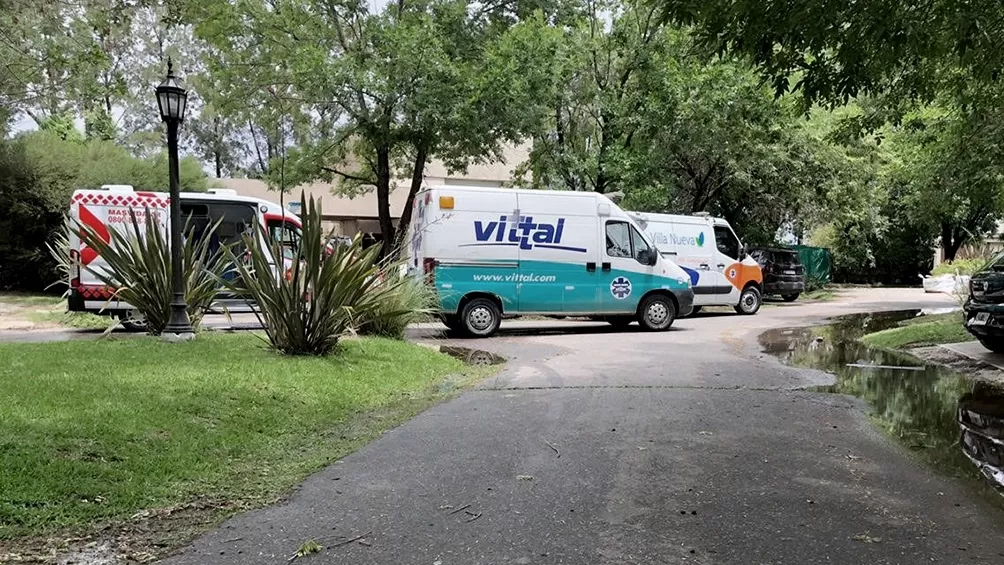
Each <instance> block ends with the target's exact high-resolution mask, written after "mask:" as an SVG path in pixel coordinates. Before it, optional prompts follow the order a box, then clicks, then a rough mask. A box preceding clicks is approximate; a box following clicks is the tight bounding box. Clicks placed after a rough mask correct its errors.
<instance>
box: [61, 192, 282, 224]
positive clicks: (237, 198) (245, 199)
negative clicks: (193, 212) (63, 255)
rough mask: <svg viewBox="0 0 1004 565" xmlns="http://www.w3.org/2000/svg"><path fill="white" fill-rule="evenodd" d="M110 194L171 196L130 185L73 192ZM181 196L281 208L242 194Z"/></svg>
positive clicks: (262, 199)
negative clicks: (130, 193) (134, 187)
mask: <svg viewBox="0 0 1004 565" xmlns="http://www.w3.org/2000/svg"><path fill="white" fill-rule="evenodd" d="M109 192H116V193H123V192H125V193H128V192H134V193H136V194H138V195H141V196H156V197H158V198H165V199H166V198H169V197H170V196H171V195H170V194H169V193H167V192H154V191H142V190H133V188H132V187H131V186H128V185H105V186H103V187H102V188H100V189H96V188H92V189H78V190H75V191H73V194H86V193H97V194H102V193H109ZM179 196H181V197H182V198H185V199H189V200H215V201H218V202H219V201H223V202H242V203H245V204H257V205H261V204H265V205H268V206H279V203H278V202H274V201H270V200H265V199H264V198H256V197H254V196H242V195H240V194H229V193H227V192H221V193H213V192H181V193H179ZM291 200H293V199H290V200H286V202H290V201H291ZM283 214H284V215H286V216H290V217H296V214H293V213H292V212H290V211H289V210H286V209H283Z"/></svg>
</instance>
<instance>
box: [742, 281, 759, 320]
mask: <svg viewBox="0 0 1004 565" xmlns="http://www.w3.org/2000/svg"><path fill="white" fill-rule="evenodd" d="M762 303H763V296H762V295H761V294H760V289H758V288H757V287H755V286H753V285H750V286H748V287H746V288H744V289H743V292H742V294H740V295H739V304H737V305H736V312H737V313H739V314H743V315H746V316H752V315H753V314H756V313H757V311H759V310H760V305H761V304H762Z"/></svg>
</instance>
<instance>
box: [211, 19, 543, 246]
mask: <svg viewBox="0 0 1004 565" xmlns="http://www.w3.org/2000/svg"><path fill="white" fill-rule="evenodd" d="M193 9H194V12H193V13H194V14H196V15H195V16H194V17H195V18H196V20H197V21H198V23H197V25H196V32H197V34H198V36H199V37H201V38H203V39H205V40H206V41H208V42H209V43H211V44H212V46H213V47H214V48H215V49H217V50H218V51H219V52H220V54H221V57H220V59H219V60H218V61H217V63H218V64H215V65H213V67H212V74H213V75H214V76H215V80H217V81H219V83H220V84H222V85H223V87H224V90H225V91H227V92H229V93H233V94H237V93H244V94H245V95H246V97H245V98H242V99H243V100H248V101H249V102H251V104H256V102H254V100H258V101H261V100H267V104H268V108H266V109H263V110H259V111H255V114H256V115H259V116H260V115H262V114H266V115H267V114H268V112H269V111H273V110H274V109H275V108H276V103H275V102H276V101H283V102H285V103H287V104H288V106H286V110H288V111H284V112H282V114H283V115H284V116H286V117H283V118H282V123H287V120H288V123H289V124H290V126H291V130H292V132H293V134H292V136H291V137H292V138H293V141H294V143H293V145H294V148H293V149H292V150H291V151H289V152H288V157H289V159H290V163H289V164H288V166H286V167H285V173H284V176H285V178H286V183H287V185H289V186H292V185H293V184H296V183H298V182H306V181H308V180H313V179H325V180H337V181H338V182H339V185H340V189H341V190H342V191H344V192H346V193H349V194H351V193H354V192H357V191H360V190H369V189H371V188H372V189H375V190H376V194H377V206H378V210H377V211H378V217H379V220H380V230H381V233H382V236H383V240H384V248H385V251H386V252H389V251H390V249H391V248H392V247H393V243H394V242H395V241H396V240H398V239H399V238H400V234H401V233H403V232H404V230H406V229H407V223H406V221H405V218H406V216H404V217H403V218H402V222H401V226H400V231H399V232H396V231H395V227H394V226H393V223H392V214H391V210H390V192H391V190H392V185H393V179H394V178H395V177H396V176H405V177H407V178H411V179H412V180H411V187H410V190H409V204H408V205H406V206H405V209H404V211H403V215H407V214H410V211H411V206H410V200H411V198H413V196H414V193H415V192H417V190H418V188H419V187H420V185H421V182H422V178H423V171H424V167H425V164H426V163H427V162H428V160H429V159H431V158H432V157H434V156H441V157H443V158H444V159H445V160H446V161H447V162H448V163H451V164H452V165H454V166H463V165H464V164H466V163H467V162H470V161H477V160H487V159H492V158H495V157H497V156H498V155H500V154H501V149H502V146H501V144H502V142H504V141H516V140H518V139H519V138H520V137H521V135H522V133H523V130H526V129H528V128H529V127H530V124H531V123H533V119H532V118H533V115H534V111H533V109H534V105H535V101H534V98H535V96H536V87H537V86H538V83H544V82H545V81H546V68H547V66H546V61H547V58H548V56H549V51H548V50H549V49H550V45H551V41H550V40H549V37H550V35H551V34H550V33H549V28H548V27H547V26H546V25H545V23H544V22H543V21H542V20H541V19H540V18H536V19H530V20H527V21H520V22H519V23H517V24H515V25H513V26H512V27H506V26H501V29H500V26H499V20H498V17H497V12H493V11H490V10H489V11H486V12H475V11H469V10H468V5H467V3H466V2H459V1H456V0H414V1H404V0H402V1H400V2H398V3H396V4H392V5H389V6H387V7H386V8H385V9H384V10H383V11H382V12H380V13H378V14H372V13H370V12H369V10H368V5H367V3H365V2H360V1H357V0H346V1H341V2H326V1H325V2H322V1H320V0H302V1H299V0H298V1H294V0H275V1H273V2H269V3H267V4H266V3H265V2H262V1H259V0H242V1H239V2H235V3H230V2H222V1H221V2H215V3H201V4H198V5H196V6H195V7H194V8H193ZM193 21H195V20H193ZM263 91H267V92H268V95H267V96H263V94H264V92H263ZM279 118H280V116H273V117H272V118H271V119H262V120H259V122H260V123H272V124H276V123H280V119H279ZM284 127H285V126H284ZM252 131H253V128H252ZM283 131H284V130H283ZM319 133H320V134H323V135H319ZM286 137H287V136H283V138H286ZM278 148H279V149H282V150H283V151H286V146H285V145H284V144H280V145H279V147H278ZM283 162H285V161H283ZM402 173H403V174H402Z"/></svg>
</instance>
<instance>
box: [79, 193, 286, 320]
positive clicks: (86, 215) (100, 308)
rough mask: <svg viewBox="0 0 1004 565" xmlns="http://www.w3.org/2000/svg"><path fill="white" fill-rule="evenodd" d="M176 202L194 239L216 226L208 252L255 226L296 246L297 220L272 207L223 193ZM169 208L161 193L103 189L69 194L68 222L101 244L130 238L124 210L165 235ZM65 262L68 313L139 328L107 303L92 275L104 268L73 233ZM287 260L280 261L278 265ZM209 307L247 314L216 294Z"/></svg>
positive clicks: (239, 302)
mask: <svg viewBox="0 0 1004 565" xmlns="http://www.w3.org/2000/svg"><path fill="white" fill-rule="evenodd" d="M180 196H181V202H180V204H181V216H182V218H185V219H186V221H190V222H191V224H190V229H194V231H195V233H196V237H198V234H200V233H202V232H203V231H204V230H206V229H207V228H208V227H210V226H212V225H213V224H215V223H216V222H219V226H218V227H217V229H216V232H215V233H214V234H213V236H212V237H213V241H212V242H211V246H210V250H211V251H216V250H217V249H219V247H220V246H222V245H227V244H235V245H238V246H239V245H241V241H242V237H243V235H244V234H245V233H252V232H253V230H254V223H255V222H258V223H259V224H261V226H262V227H264V228H265V230H264V233H265V234H266V235H267V237H269V238H272V240H273V241H279V242H281V243H282V245H283V246H284V247H289V248H296V247H297V246H298V244H299V241H300V234H301V229H300V228H301V226H300V219H299V218H298V217H297V216H295V215H294V214H292V213H290V212H288V211H285V210H283V208H282V207H281V206H279V205H278V204H276V203H274V202H269V201H267V200H262V199H260V198H252V197H249V196H239V195H238V194H237V192H236V191H234V190H226V189H210V190H209V191H208V192H204V193H202V192H182V193H181V195H180ZM169 205H170V195H169V194H167V193H163V192H142V191H136V190H134V189H133V187H131V186H129V185H104V186H102V187H101V189H100V190H77V191H75V192H74V193H73V197H72V199H71V202H70V217H71V221H72V222H73V223H74V225H76V224H77V222H79V223H80V224H82V225H86V226H89V227H90V228H92V229H93V230H94V231H95V232H96V233H97V234H98V235H99V236H101V237H102V239H104V240H105V241H111V235H110V233H111V230H117V231H119V232H120V233H131V230H132V218H131V215H130V210H131V211H132V212H133V213H135V215H136V220H137V221H138V222H139V223H140V226H141V227H142V226H143V225H144V223H145V222H146V214H147V210H149V213H150V214H153V215H154V216H155V220H156V222H157V224H158V225H160V226H161V227H162V228H163V229H164V231H165V232H166V231H167V228H168V223H169V221H170V211H169ZM126 230H129V231H128V232H127V231H126ZM166 237H167V235H166V234H165V238H166ZM287 253H288V252H287ZM284 254H285V253H284ZM290 257H291V255H290ZM70 260H71V261H72V264H73V268H72V269H71V273H70V283H69V284H70V297H69V310H70V311H73V312H92V313H95V314H105V315H110V316H117V317H119V318H120V319H122V321H123V322H124V324H125V325H126V326H131V327H134V328H140V327H142V325H143V320H142V318H141V317H140V315H139V313H138V312H137V311H136V310H135V309H134V308H133V307H132V306H131V305H129V304H127V303H125V302H122V301H119V300H115V299H113V296H114V289H113V288H109V287H108V286H106V285H105V284H104V283H103V282H102V281H101V278H100V277H98V276H97V275H96V274H95V273H96V272H102V271H103V272H107V270H106V269H107V263H105V262H104V261H103V260H102V259H101V256H100V255H98V253H97V252H96V251H95V250H94V249H92V248H90V247H88V246H87V245H86V244H84V242H83V241H81V238H80V234H79V233H78V232H76V230H73V233H71V235H70ZM287 260H288V258H284V261H283V262H284V263H285V262H287ZM214 306H216V307H224V306H225V307H226V308H227V309H228V310H229V311H231V312H240V311H247V310H248V309H249V307H248V306H247V303H246V301H245V300H243V299H241V298H238V297H228V296H227V295H225V294H222V293H221V295H220V297H219V299H218V300H217V304H215V305H214Z"/></svg>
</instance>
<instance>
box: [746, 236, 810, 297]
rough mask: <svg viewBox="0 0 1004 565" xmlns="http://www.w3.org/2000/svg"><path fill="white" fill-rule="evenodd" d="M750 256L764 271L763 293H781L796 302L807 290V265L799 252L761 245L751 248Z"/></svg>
mask: <svg viewBox="0 0 1004 565" xmlns="http://www.w3.org/2000/svg"><path fill="white" fill-rule="evenodd" d="M749 254H750V257H752V258H753V259H754V260H756V262H757V263H759V264H760V269H761V270H762V271H763V293H764V294H765V295H768V294H775V295H781V298H783V299H784V301H785V302H794V301H795V300H796V299H798V295H799V294H802V293H803V292H805V267H804V266H803V265H802V260H801V259H799V258H798V252H797V251H794V250H792V249H783V248H780V247H760V248H753V249H750V250H749Z"/></svg>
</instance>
